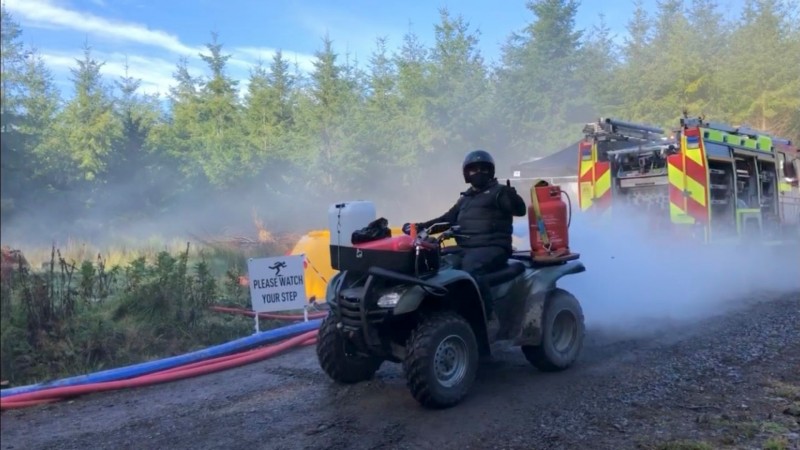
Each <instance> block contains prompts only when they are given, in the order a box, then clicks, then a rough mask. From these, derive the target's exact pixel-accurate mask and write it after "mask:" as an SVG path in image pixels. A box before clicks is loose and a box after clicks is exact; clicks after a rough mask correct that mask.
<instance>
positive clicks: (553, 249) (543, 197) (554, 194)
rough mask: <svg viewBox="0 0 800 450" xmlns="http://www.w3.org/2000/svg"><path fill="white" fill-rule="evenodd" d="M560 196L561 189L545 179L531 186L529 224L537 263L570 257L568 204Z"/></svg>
mask: <svg viewBox="0 0 800 450" xmlns="http://www.w3.org/2000/svg"><path fill="white" fill-rule="evenodd" d="M561 194H562V191H561V187H560V186H556V185H551V184H549V183H547V182H546V181H544V180H542V181H539V182H538V183H536V184H534V185H533V186H532V187H531V205H530V206H529V207H528V224H529V226H530V242H531V257H532V258H533V259H534V260H541V261H544V260H553V259H561V258H563V257H564V256H567V255H569V254H570V250H569V223H568V219H567V205H566V203H564V201H563V200H562V199H561Z"/></svg>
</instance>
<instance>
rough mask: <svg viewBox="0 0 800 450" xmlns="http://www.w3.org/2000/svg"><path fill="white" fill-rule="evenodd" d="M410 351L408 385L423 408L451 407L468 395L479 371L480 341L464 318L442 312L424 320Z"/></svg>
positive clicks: (411, 340)
mask: <svg viewBox="0 0 800 450" xmlns="http://www.w3.org/2000/svg"><path fill="white" fill-rule="evenodd" d="M406 349H407V354H406V358H405V359H404V360H403V372H405V376H406V384H407V386H408V388H409V390H410V391H411V395H412V396H414V398H415V399H416V400H417V401H418V402H419V403H420V404H421V405H423V406H425V407H428V408H447V407H450V406H453V405H455V404H457V403H459V402H460V401H461V400H462V399H463V398H464V397H465V396H466V395H467V393H468V392H469V390H470V388H471V387H472V383H473V382H474V381H475V374H476V373H477V371H478V342H477V339H476V338H475V333H473V331H472V327H471V326H470V325H469V323H467V321H466V320H464V318H463V317H461V316H460V315H459V314H456V313H454V312H441V313H435V314H433V315H431V316H429V317H425V318H423V319H422V322H421V323H420V324H419V325H418V326H417V328H416V329H415V330H414V331H412V332H411V336H410V337H409V338H408V342H407V344H406Z"/></svg>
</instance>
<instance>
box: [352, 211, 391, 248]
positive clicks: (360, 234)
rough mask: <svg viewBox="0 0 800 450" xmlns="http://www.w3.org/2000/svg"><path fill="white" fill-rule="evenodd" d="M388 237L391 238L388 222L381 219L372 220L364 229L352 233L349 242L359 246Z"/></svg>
mask: <svg viewBox="0 0 800 450" xmlns="http://www.w3.org/2000/svg"><path fill="white" fill-rule="evenodd" d="M388 237H392V230H391V229H390V228H389V221H388V220H386V219H384V218H383V217H381V218H380V219H376V220H373V221H372V222H370V223H369V225H367V226H366V227H364V228H362V229H360V230H356V231H354V232H353V235H352V236H351V240H350V242H351V243H353V244H361V243H364V242H372V241H377V240H378V239H384V238H388Z"/></svg>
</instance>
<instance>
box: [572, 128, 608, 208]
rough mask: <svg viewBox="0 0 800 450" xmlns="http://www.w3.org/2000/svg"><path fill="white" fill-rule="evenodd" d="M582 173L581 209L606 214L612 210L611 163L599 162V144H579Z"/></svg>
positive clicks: (579, 187) (579, 180)
mask: <svg viewBox="0 0 800 450" xmlns="http://www.w3.org/2000/svg"><path fill="white" fill-rule="evenodd" d="M578 153H579V155H580V156H579V164H580V174H579V177H578V199H579V202H580V205H581V211H591V212H593V213H596V214H606V213H608V212H609V211H610V210H611V170H610V166H611V164H610V163H609V162H597V144H593V143H592V142H589V141H583V142H580V143H579V144H578Z"/></svg>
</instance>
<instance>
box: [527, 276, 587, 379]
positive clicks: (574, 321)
mask: <svg viewBox="0 0 800 450" xmlns="http://www.w3.org/2000/svg"><path fill="white" fill-rule="evenodd" d="M583 320H584V319H583V309H581V305H580V303H578V299H576V298H575V296H573V295H572V294H570V293H569V292H567V291H565V290H563V289H556V290H555V291H554V292H553V296H552V297H550V298H549V299H548V300H547V303H546V306H545V311H544V317H542V343H541V344H540V345H523V346H522V353H524V354H525V359H527V360H528V362H530V363H531V364H533V365H534V366H535V367H536V368H537V369H539V370H541V371H543V372H558V371H561V370H564V369H567V368H569V367H570V366H571V365H572V364H573V363H574V362H575V360H576V359H578V354H579V353H580V351H581V348H582V347H583V336H584V333H585V325H584V322H583Z"/></svg>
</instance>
